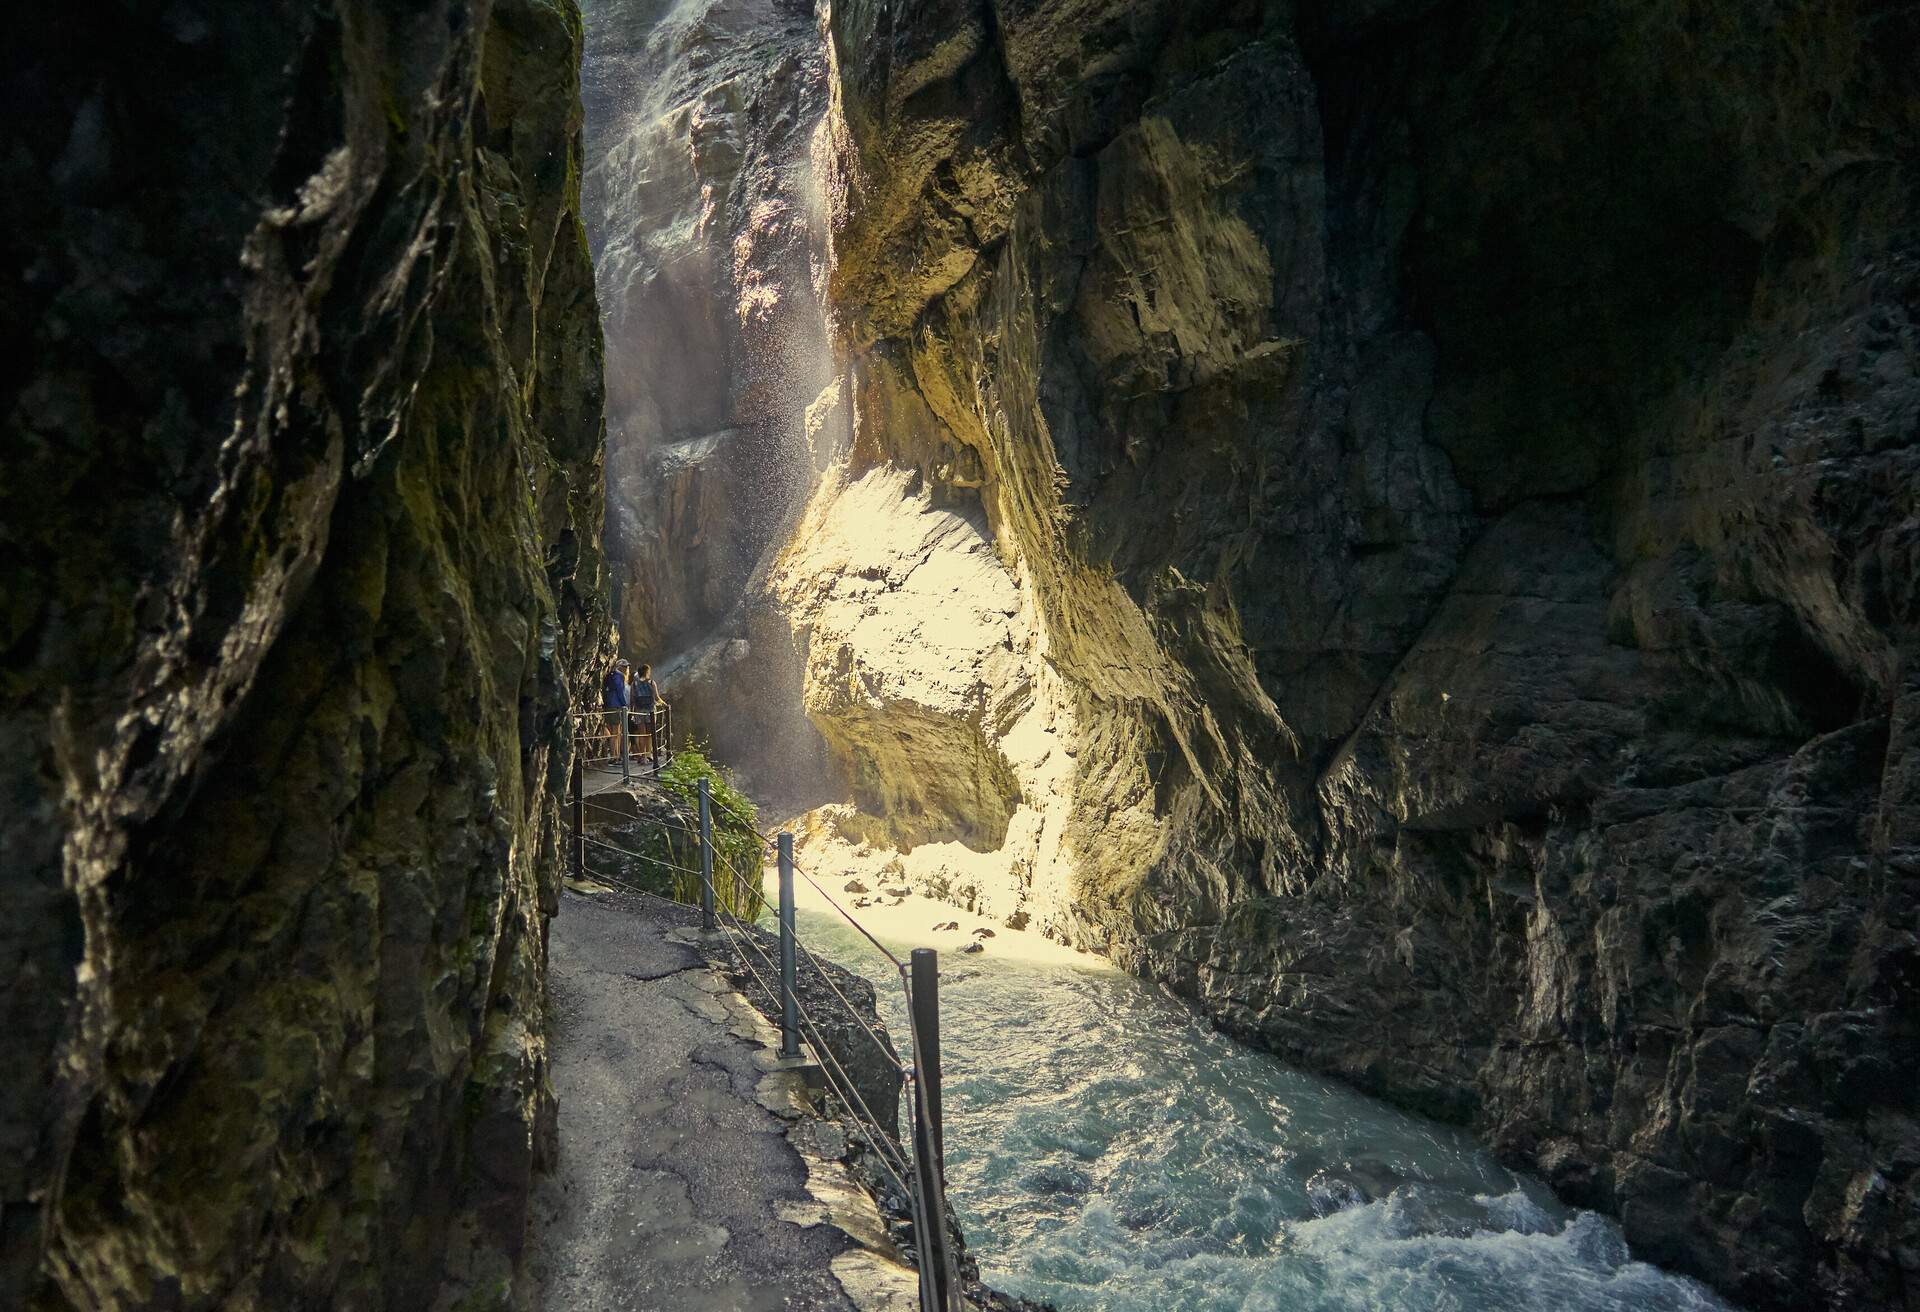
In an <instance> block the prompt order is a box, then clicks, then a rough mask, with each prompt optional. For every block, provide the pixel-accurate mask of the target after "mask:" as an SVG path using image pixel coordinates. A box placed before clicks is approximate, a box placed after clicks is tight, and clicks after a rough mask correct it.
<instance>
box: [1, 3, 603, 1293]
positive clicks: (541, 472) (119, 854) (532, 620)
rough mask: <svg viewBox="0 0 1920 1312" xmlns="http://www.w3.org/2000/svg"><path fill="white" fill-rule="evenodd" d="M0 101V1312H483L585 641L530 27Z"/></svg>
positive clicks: (505, 1224)
mask: <svg viewBox="0 0 1920 1312" xmlns="http://www.w3.org/2000/svg"><path fill="white" fill-rule="evenodd" d="M391 22H392V20H391V17H390V15H388V14H387V13H386V11H384V10H380V9H379V7H378V6H374V5H371V4H364V3H359V2H358V0H348V2H347V3H346V4H344V5H342V6H337V7H335V8H333V9H329V10H327V11H326V12H324V13H322V12H321V11H318V10H314V11H302V13H301V14H300V15H297V16H289V17H287V18H286V19H285V20H284V21H281V20H275V21H270V22H262V21H260V20H259V18H258V16H257V15H254V14H251V13H241V12H240V11H238V10H237V9H236V10H233V11H232V12H223V13H222V14H220V15H218V16H214V17H209V18H205V19H202V18H199V17H191V16H184V17H183V16H180V15H171V14H170V16H169V17H167V18H165V19H152V20H148V19H145V18H139V19H134V18H129V20H128V22H127V23H126V24H123V25H121V26H119V27H114V28H111V29H103V30H101V31H98V32H96V33H94V34H93V37H92V38H90V40H89V41H88V43H86V45H85V46H84V47H83V48H82V47H76V46H75V45H74V44H73V42H72V40H71V33H70V32H68V31H67V30H66V28H65V25H64V24H63V23H62V22H61V21H60V20H59V17H58V16H57V15H53V14H44V15H35V16H32V17H29V18H27V19H25V20H23V27H22V28H21V30H20V31H19V32H18V33H16V37H17V39H15V40H13V41H10V42H9V48H8V50H7V51H6V53H5V54H4V55H0V64H3V65H4V70H5V75H6V76H7V77H9V78H10V79H14V80H16V81H17V80H18V79H20V78H26V79H27V80H28V81H27V83H25V84H30V85H32V86H33V87H34V88H35V89H36V94H35V96H33V97H32V98H31V99H33V101H34V102H35V103H34V106H33V108H32V110H31V111H30V112H28V113H26V114H25V115H23V116H16V117H14V118H11V119H10V120H9V122H8V123H7V124H6V125H4V126H0V183H3V184H4V187H3V188H0V190H4V193H5V194H6V196H7V197H8V198H9V202H8V206H9V208H8V216H9V218H8V222H7V224H6V225H5V228H6V235H5V236H4V238H0V243H4V245H5V248H6V253H7V257H8V258H7V264H8V266H9V267H12V268H23V269H24V268H32V269H35V270H37V271H38V272H37V273H36V274H35V275H34V277H33V278H31V279H29V280H28V281H26V282H24V283H23V282H21V281H19V280H17V279H15V280H10V281H9V285H8V290H7V291H6V292H4V293H0V297H4V308H5V310H6V313H5V314H4V316H0V318H4V320H5V327H4V329H0V334H4V342H5V347H6V349H5V351H4V353H3V354H4V356H5V358H6V361H7V364H6V365H5V371H4V374H3V375H0V377H4V384H3V385H0V391H4V392H5V394H6V396H7V404H6V406H5V407H4V409H3V411H0V413H4V415H5V419H4V421H3V422H4V423H5V424H6V426H7V431H6V433H5V436H4V442H5V450H6V452H7V454H6V457H5V459H6V469H5V471H4V474H3V475H0V521H3V522H4V523H5V525H6V529H5V543H4V546H0V596H4V597H5V598H6V602H5V604H4V606H0V646H3V647H4V653H5V661H4V667H3V670H0V746H4V749H5V750H4V752H0V771H4V772H5V778H4V784H3V785H0V786H3V787H4V795H5V796H6V797H7V799H8V801H7V804H6V805H5V806H4V808H0V849H4V851H5V852H6V854H7V867H8V868H7V873H6V877H7V879H8V881H9V887H8V914H7V916H6V917H4V918H0V1021H3V1022H4V1026H5V1032H6V1033H7V1034H8V1042H9V1059H10V1060H9V1063H8V1070H7V1073H6V1075H5V1077H4V1084H0V1144H4V1146H5V1151H4V1152H0V1208H4V1211H5V1215H6V1225H5V1227H4V1229H0V1305H4V1306H16V1305H19V1304H21V1303H22V1302H26V1303H30V1305H32V1306H36V1307H41V1308H60V1307H75V1308H97V1309H121V1308H134V1307H151V1306H158V1305H163V1304H164V1305H166V1306H171V1307H180V1308H211V1307H221V1308H243V1309H244V1308H262V1309H265V1308H282V1307H318V1306H338V1307H355V1308H393V1309H403V1308H404V1309H415V1308H425V1307H430V1306H436V1305H443V1306H452V1305H458V1306H474V1307H482V1306H484V1307H496V1306H501V1307H504V1306H508V1305H509V1304H510V1303H511V1298H512V1295H511V1291H512V1289H513V1288H514V1286H515V1283H516V1274H517V1266H518V1263H519V1255H520V1253H521V1251H522V1250H523V1247H524V1242H523V1241H524V1231H525V1222H526V1197H527V1190H528V1186H529V1181H530V1177H531V1174H532V1172H533V1170H534V1169H535V1166H536V1164H537V1163H538V1162H539V1161H540V1160H541V1159H542V1157H543V1155H544V1154H545V1153H547V1151H548V1150H549V1149H550V1146H551V1142H550V1141H551V1136H552V1127H553V1108H552V1101H551V1094H550V1092H549V1091H548V1088H547V1085H546V1077H545V1066H546V1056H545V1040H544V1037H543V1036H544V1029H545V1022H544V1014H543V1012H544V985H543V978H544V969H545V963H544V941H545V939H544V920H545V917H546V916H547V915H549V914H551V912H552V910H553V908H554V907H555V905H556V896H555V894H556V888H557V884H556V880H557V863H556V862H555V859H554V858H555V855H556V852H557V843H556V835H557V833H558V812H557V805H556V800H555V799H556V797H557V796H558V793H559V791H560V788H561V787H562V786H563V784H564V780H565V778H566V774H567V770H568V766H569V761H568V759H567V756H566V753H567V750H568V746H567V744H568V739H567V736H566V734H565V732H564V728H563V725H564V723H565V712H566V709H567V707H568V705H569V702H570V692H571V690H572V689H574V688H575V687H576V686H586V685H590V684H591V681H592V677H593V676H592V674H591V672H590V671H589V669H588V667H589V666H590V665H591V664H592V663H593V662H594V661H596V660H597V658H598V652H597V651H596V650H595V644H596V643H597V642H599V641H601V635H603V634H604V633H605V631H606V616H605V611H604V606H603V604H602V601H601V597H602V595H603V581H602V577H601V569H602V566H601V556H600V537H601V517H602V496H603V491H602V483H601V472H600V449H601V419H600V412H601V381H600V370H601V362H600V332H599V324H598V316H597V312H596V308H595V302H594V295H593V285H592V276H591V269H590V267H589V264H588V260H587V257H586V251H585V245H584V242H583V239H582V236H581V231H580V222H579V214H578V193H577V183H576V181H575V180H576V179H577V178H578V176H579V170H578V167H577V163H576V156H577V153H578V134H579V126H580V111H579V98H578V92H577V76H578V73H577V69H578V58H579V41H580V31H579V19H578V15H577V13H576V12H575V11H574V9H573V6H572V4H571V3H569V2H568V0H560V2H559V3H552V2H550V0H501V2H498V3H494V4H491V5H486V6H472V5H468V4H465V3H459V2H457V0H450V2H449V3H444V4H441V5H439V6H438V8H437V10H436V11H435V12H434V13H433V14H432V15H431V16H423V17H422V19H421V20H420V21H419V22H418V23H416V24H410V25H407V26H406V27H405V28H404V30H403V29H401V28H397V27H394V26H392V25H391Z"/></svg>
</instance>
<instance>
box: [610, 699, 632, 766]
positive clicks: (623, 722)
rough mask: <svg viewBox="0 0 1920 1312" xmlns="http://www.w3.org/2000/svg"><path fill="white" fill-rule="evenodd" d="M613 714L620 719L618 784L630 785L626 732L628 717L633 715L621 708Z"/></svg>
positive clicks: (629, 760) (628, 745)
mask: <svg viewBox="0 0 1920 1312" xmlns="http://www.w3.org/2000/svg"><path fill="white" fill-rule="evenodd" d="M613 714H615V715H617V716H619V717H620V782H621V783H623V784H630V783H632V782H633V766H632V764H631V752H630V750H629V748H630V746H631V745H630V744H629V743H628V742H627V731H628V727H629V724H628V721H629V717H631V715H632V714H633V713H632V712H631V711H630V710H628V709H627V708H626V707H624V706H622V707H620V708H619V709H618V710H616V711H614V712H613Z"/></svg>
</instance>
